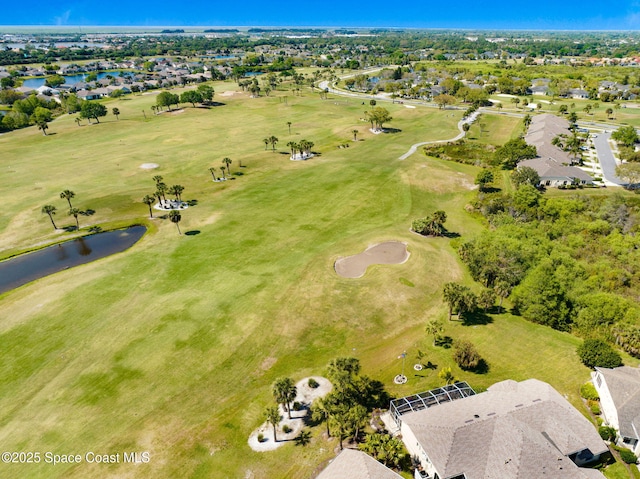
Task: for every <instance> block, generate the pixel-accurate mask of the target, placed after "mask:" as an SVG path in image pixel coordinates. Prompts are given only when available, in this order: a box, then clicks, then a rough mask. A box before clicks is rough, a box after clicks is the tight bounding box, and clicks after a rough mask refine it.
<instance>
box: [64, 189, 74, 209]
mask: <svg viewBox="0 0 640 479" xmlns="http://www.w3.org/2000/svg"><path fill="white" fill-rule="evenodd" d="M74 196H76V194H75V193H74V192H73V191H71V190H64V191H63V192H62V193H60V198H63V199H65V200H67V201H68V202H69V208H73V205H72V204H71V198H73V197H74Z"/></svg>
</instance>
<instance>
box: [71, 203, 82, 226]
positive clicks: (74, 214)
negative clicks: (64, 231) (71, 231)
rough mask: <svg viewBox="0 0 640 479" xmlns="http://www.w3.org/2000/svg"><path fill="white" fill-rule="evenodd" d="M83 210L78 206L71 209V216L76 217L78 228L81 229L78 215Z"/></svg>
mask: <svg viewBox="0 0 640 479" xmlns="http://www.w3.org/2000/svg"><path fill="white" fill-rule="evenodd" d="M80 213H81V211H80V210H79V209H78V208H70V209H69V216H73V217H74V218H75V219H76V230H79V229H80V223H79V222H78V216H79V215H80Z"/></svg>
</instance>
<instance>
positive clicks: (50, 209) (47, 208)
mask: <svg viewBox="0 0 640 479" xmlns="http://www.w3.org/2000/svg"><path fill="white" fill-rule="evenodd" d="M56 209H57V208H56V207H55V206H53V205H44V206H43V207H42V210H41V211H42V212H43V213H44V214H47V215H49V219H50V220H51V224H52V225H53V229H56V230H57V229H58V227H57V226H56V224H55V223H54V221H53V215H55V214H56Z"/></svg>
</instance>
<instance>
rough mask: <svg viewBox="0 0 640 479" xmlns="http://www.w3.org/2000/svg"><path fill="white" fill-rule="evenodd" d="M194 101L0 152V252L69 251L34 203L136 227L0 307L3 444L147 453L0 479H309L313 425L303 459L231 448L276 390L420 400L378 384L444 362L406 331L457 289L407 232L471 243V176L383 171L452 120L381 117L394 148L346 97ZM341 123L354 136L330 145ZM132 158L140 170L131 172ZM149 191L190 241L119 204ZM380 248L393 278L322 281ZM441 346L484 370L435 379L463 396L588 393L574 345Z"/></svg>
mask: <svg viewBox="0 0 640 479" xmlns="http://www.w3.org/2000/svg"><path fill="white" fill-rule="evenodd" d="M215 88H216V91H217V92H218V94H217V95H216V100H217V101H219V102H221V103H224V105H221V106H218V107H215V108H212V109H200V108H198V109H193V108H190V107H189V108H185V109H184V111H183V112H180V113H178V112H175V113H172V114H170V113H163V114H161V115H157V116H154V115H152V113H151V111H150V109H149V108H150V106H151V104H153V101H154V96H153V95H143V96H137V97H133V98H132V99H126V100H120V101H115V102H111V103H109V104H108V107H109V109H111V108H112V107H113V106H117V107H118V108H119V109H120V111H121V116H120V121H116V120H115V119H114V118H112V117H107V118H105V119H104V120H103V121H101V124H99V125H92V126H87V125H86V122H85V126H81V127H78V126H77V125H76V124H75V122H74V121H73V116H67V117H63V118H60V119H58V120H56V121H54V122H53V123H52V124H51V126H50V128H49V132H50V133H55V135H51V136H48V137H44V136H42V135H41V134H40V133H39V132H38V131H37V130H36V129H35V128H31V129H28V130H23V131H18V132H14V133H11V134H8V135H3V136H1V137H0V158H2V165H1V167H2V171H4V172H5V173H6V177H7V178H8V180H7V181H5V182H2V183H0V195H1V196H2V197H3V198H4V203H5V204H4V208H5V211H6V212H8V214H5V215H3V216H2V219H0V244H1V245H2V248H3V249H2V251H1V252H0V255H2V257H6V256H8V255H9V254H11V253H14V252H17V251H21V250H25V249H29V248H31V247H33V246H35V245H38V244H43V243H47V242H53V241H60V240H62V239H64V238H66V237H69V236H70V235H69V234H68V233H60V232H54V231H53V228H52V227H51V224H50V222H49V219H48V218H47V217H46V216H45V215H43V214H41V213H40V208H41V207H42V205H44V204H47V203H51V204H54V205H56V206H57V207H58V209H59V210H60V213H64V211H65V209H66V208H65V207H64V205H65V202H64V200H61V199H60V198H59V197H58V195H59V193H60V191H62V190H64V189H71V190H73V191H74V192H75V193H76V198H74V206H78V207H79V208H81V209H84V208H92V209H95V210H96V213H95V215H93V216H89V217H81V218H80V221H81V226H83V227H84V228H85V230H86V227H87V226H88V225H89V224H94V225H100V226H102V227H103V228H108V227H110V226H115V225H122V224H127V223H136V222H144V223H146V224H149V225H151V231H150V233H149V234H148V235H147V236H146V237H145V238H143V239H142V240H141V242H140V243H139V244H137V245H136V246H134V247H133V248H132V249H131V250H129V251H127V252H125V253H122V254H118V255H115V256H113V257H110V258H106V259H103V260H100V261H96V262H94V263H90V264H87V265H84V266H81V267H78V268H74V269H71V270H67V271H64V272H61V273H59V274H56V275H53V276H50V277H47V278H44V279H42V280H39V281H37V282H35V283H32V284H30V285H27V286H24V287H22V288H20V289H18V290H15V291H13V292H10V293H7V294H5V295H2V296H0V307H1V308H2V311H3V315H2V320H1V321H0V344H2V345H3V348H2V349H3V360H2V362H0V378H1V380H0V442H1V443H2V444H3V449H5V450H22V451H41V452H43V453H44V452H45V451H52V452H55V453H58V454H69V453H74V454H84V453H86V452H89V451H93V452H97V453H104V454H113V453H117V452H120V453H122V452H125V451H126V452H141V451H149V452H150V454H151V461H150V462H149V463H148V464H141V465H137V466H132V465H130V464H113V465H105V464H87V463H85V462H83V463H82V464H80V465H75V466H68V465H58V466H55V467H54V466H52V465H47V464H39V465H33V464H31V465H22V466H18V465H15V466H14V465H11V466H5V465H2V466H0V467H1V468H2V469H0V470H1V471H2V474H8V475H9V476H10V477H41V478H51V477H65V478H80V477H83V478H84V477H104V476H107V475H113V476H126V477H156V478H163V477H166V478H170V477H171V478H172V477H203V478H204V477H254V478H290V477H309V476H310V474H311V473H312V471H314V470H315V468H316V467H317V466H318V465H320V464H321V463H322V462H323V461H324V460H326V459H328V458H329V457H331V455H332V449H333V448H334V447H335V445H336V443H335V442H329V443H327V442H326V441H325V440H324V439H322V438H321V437H320V433H321V429H322V428H318V429H317V430H315V431H314V438H313V441H312V444H311V445H310V446H308V447H306V448H301V447H296V446H294V445H293V444H290V445H286V446H285V447H282V448H280V449H278V450H277V451H274V452H270V453H255V452H252V451H251V449H250V448H249V447H248V445H247V438H248V436H249V434H250V432H251V431H252V430H253V429H255V428H256V427H257V426H258V425H259V424H260V423H261V422H262V421H263V419H262V412H263V410H264V408H265V406H266V405H268V404H271V402H272V398H271V392H270V385H271V383H272V382H273V380H274V379H275V378H276V377H278V376H282V375H287V376H291V377H292V378H294V379H295V380H298V379H300V378H302V377H304V376H306V375H309V374H319V373H322V371H323V367H324V365H325V364H326V363H327V362H328V361H329V360H330V359H331V358H334V357H336V356H339V355H354V356H356V357H358V358H360V359H361V361H362V367H363V371H364V372H365V373H366V374H368V375H370V376H372V377H374V378H376V379H380V380H382V381H384V383H385V384H386V385H388V388H389V390H390V391H391V392H392V393H394V394H406V393H410V392H417V391H418V390H423V389H428V388H430V387H433V386H435V385H439V384H441V382H440V380H439V379H438V378H437V372H435V371H433V372H428V373H427V374H425V375H424V377H421V378H420V377H414V376H413V375H410V381H409V383H408V384H407V385H405V386H401V387H398V386H394V385H393V383H392V381H391V379H392V378H393V376H394V375H395V374H397V373H398V372H399V368H400V367H401V364H400V362H399V360H398V359H397V357H398V355H399V354H400V353H401V352H402V351H404V350H406V351H407V352H408V357H409V358H412V357H413V356H414V355H415V352H416V348H417V347H420V348H422V349H424V350H425V351H427V353H428V359H430V360H431V361H432V362H434V363H436V364H437V365H438V367H439V368H440V367H442V366H445V365H450V364H452V361H451V356H450V351H446V350H443V349H442V348H433V347H431V346H429V344H430V339H429V338H427V337H426V335H425V333H424V324H425V321H426V320H427V319H429V318H431V317H434V316H438V317H444V315H445V310H444V307H443V305H442V303H441V300H440V291H441V288H442V284H443V283H444V282H446V281H452V280H464V281H469V278H468V275H467V273H466V272H465V270H464V269H463V268H462V267H461V265H460V263H459V260H458V258H457V255H456V254H455V250H454V248H453V247H452V244H451V243H452V240H451V239H447V238H438V239H428V238H423V237H420V236H417V235H414V234H412V233H411V232H410V231H409V226H410V223H411V220H412V219H413V218H416V217H418V216H424V215H426V214H429V213H431V212H432V211H433V210H434V209H443V210H445V211H446V212H447V214H448V221H447V224H446V226H447V227H448V229H449V230H450V231H452V232H455V233H458V234H460V235H462V238H468V237H471V236H473V235H475V234H478V233H479V232H480V231H481V230H482V228H483V226H482V223H481V222H480V221H479V220H478V219H476V218H475V217H473V216H471V215H469V214H467V213H466V212H465V209H464V207H465V205H466V204H468V203H469V202H470V201H471V200H472V199H473V196H474V194H475V193H474V191H473V190H472V189H471V187H472V185H473V178H474V176H475V174H476V173H477V171H478V170H477V169H476V168H473V167H469V166H466V165H460V164H457V163H446V162H440V161H435V160H430V159H427V158H426V157H425V156H424V155H422V154H420V153H416V154H415V155H413V156H412V157H410V158H409V159H407V160H405V161H398V160H397V158H398V156H400V155H401V154H402V153H404V152H405V151H407V150H408V148H409V147H410V145H411V144H413V143H416V142H418V141H427V140H434V139H439V138H449V137H452V136H454V135H455V125H456V122H457V121H458V119H459V115H460V113H459V112H455V113H454V112H439V111H437V110H432V109H420V108H418V109H407V108H404V107H403V106H401V105H384V106H385V107H386V108H388V109H390V111H391V114H392V115H393V117H394V120H393V121H392V122H391V124H390V125H389V126H391V127H393V128H395V129H397V130H399V131H397V132H396V133H389V134H383V135H373V134H371V133H370V132H368V127H369V125H368V123H366V122H363V121H360V120H359V118H361V117H362V116H363V110H364V109H365V108H366V107H363V106H362V105H361V102H360V101H358V100H351V99H349V100H346V99H342V98H331V99H329V100H320V99H319V98H318V96H317V95H311V94H309V93H306V94H305V96H303V97H297V96H294V95H293V93H291V92H289V93H288V94H287V95H288V99H287V100H288V104H285V103H284V102H283V101H282V100H281V98H279V97H278V96H276V97H271V98H260V99H249V98H248V97H247V96H246V94H242V95H238V96H222V95H220V94H219V93H220V92H222V91H224V90H225V89H232V88H233V85H232V84H231V83H220V84H216V85H215ZM283 94H284V93H283V92H277V95H279V96H281V95H283ZM143 110H144V111H145V112H146V116H147V120H146V121H145V119H144V117H143V114H142V111H143ZM287 121H291V122H292V132H291V135H289V134H288V131H287ZM354 128H357V129H358V130H359V131H360V134H359V137H360V138H361V139H362V140H363V141H358V142H352V141H349V140H350V138H351V137H352V134H351V130H353V129H354ZM270 135H275V136H277V137H278V138H279V139H280V142H279V144H278V151H277V152H275V153H274V152H271V151H265V150H264V144H263V143H262V139H263V138H265V137H268V136H270ZM303 138H306V139H308V140H311V141H313V142H315V144H316V146H315V147H314V150H316V151H318V152H320V153H321V155H320V156H317V157H315V158H313V159H312V160H310V161H307V162H291V161H289V159H288V148H287V147H286V146H285V145H286V143H287V142H288V141H291V140H294V141H299V140H300V139H303ZM342 143H348V144H349V145H350V147H349V148H345V149H339V148H338V145H340V144H342ZM227 156H228V157H230V158H231V159H232V160H233V163H232V165H231V169H232V172H238V171H242V172H243V173H244V174H243V176H239V177H237V179H236V180H235V181H228V182H226V183H224V184H214V183H213V182H212V181H211V177H210V175H209V172H208V171H207V169H208V167H209V166H211V165H216V166H218V167H219V166H222V163H221V160H222V158H224V157H227ZM240 161H241V162H242V165H243V166H244V167H243V168H240V167H239V162H240ZM149 162H154V163H158V164H160V168H159V169H158V170H151V171H148V170H142V169H140V168H139V166H140V164H142V163H149ZM155 174H161V175H163V176H164V178H165V182H167V184H169V185H171V184H174V183H179V184H181V185H183V186H185V192H184V193H183V198H184V199H189V200H197V206H193V207H191V208H189V209H188V210H186V211H185V212H184V213H183V220H182V223H181V225H180V226H181V228H182V230H183V231H188V232H192V233H196V232H198V233H197V234H192V235H182V236H179V235H178V233H177V230H176V227H175V226H174V225H173V224H171V223H170V222H169V221H168V220H163V219H154V220H148V219H147V218H148V212H147V211H148V210H147V207H146V205H144V204H142V203H141V202H140V200H141V198H142V197H143V196H144V195H145V194H150V193H152V192H153V191H154V185H153V181H152V179H151V178H152V176H153V175H155ZM57 221H58V222H59V224H61V225H63V226H65V225H70V224H72V222H73V218H72V217H65V216H64V214H59V215H58V216H57ZM384 240H400V241H405V242H407V243H408V245H409V251H410V253H411V257H410V259H409V260H408V262H407V263H405V264H402V265H391V266H389V265H378V266H373V267H371V268H369V271H368V272H367V274H366V275H365V276H364V277H363V278H362V279H358V280H348V279H344V278H340V277H338V276H337V275H336V274H335V272H334V271H333V262H334V261H335V259H336V258H337V257H338V256H344V255H349V254H354V253H357V252H359V251H362V249H363V248H364V247H366V246H367V245H370V244H373V243H377V242H380V241H384ZM469 283H470V281H469ZM446 332H447V334H449V335H450V336H452V337H453V338H469V339H472V340H473V341H474V343H475V344H476V345H477V348H478V350H479V351H480V353H481V354H482V355H483V357H485V358H486V360H487V361H488V363H489V366H490V369H489V372H488V373H487V374H486V375H479V376H478V375H474V374H471V373H462V372H461V371H459V370H456V369H455V368H454V371H455V374H456V376H457V377H459V378H460V379H466V380H468V381H469V382H470V383H471V384H472V385H473V386H474V387H480V388H484V387H486V386H488V385H490V384H492V383H493V382H496V381H499V380H502V379H506V378H513V379H518V380H520V379H525V378H527V377H537V378H540V379H543V380H546V381H549V382H550V383H551V384H553V385H554V386H555V387H556V388H558V390H560V391H561V392H562V393H563V394H567V395H569V397H570V398H572V399H574V398H575V397H577V389H578V386H579V385H580V384H581V383H583V382H584V381H585V380H586V379H587V378H588V370H587V369H586V368H584V367H582V366H581V365H580V364H579V363H578V360H577V358H576V356H575V352H574V351H575V346H576V344H577V340H576V339H575V338H572V337H571V336H569V335H566V334H561V333H557V332H554V331H552V330H550V329H546V328H543V327H540V326H536V325H533V324H530V323H527V322H524V321H523V320H522V319H521V318H517V317H512V316H509V315H498V316H495V317H493V321H492V322H491V323H490V324H486V325H477V326H463V325H461V324H460V323H456V322H451V323H449V324H447V331H446ZM407 366H408V367H411V366H412V363H411V361H408V363H407ZM5 471H6V472H5ZM2 474H0V475H2Z"/></svg>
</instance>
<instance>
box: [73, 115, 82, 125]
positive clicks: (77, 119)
mask: <svg viewBox="0 0 640 479" xmlns="http://www.w3.org/2000/svg"><path fill="white" fill-rule="evenodd" d="M74 121H75V122H76V123H77V124H78V126H80V121H81V120H80V118H78V117H76V118H75V120H74Z"/></svg>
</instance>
